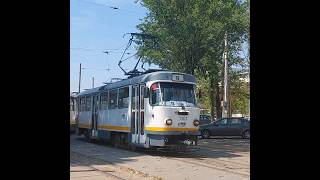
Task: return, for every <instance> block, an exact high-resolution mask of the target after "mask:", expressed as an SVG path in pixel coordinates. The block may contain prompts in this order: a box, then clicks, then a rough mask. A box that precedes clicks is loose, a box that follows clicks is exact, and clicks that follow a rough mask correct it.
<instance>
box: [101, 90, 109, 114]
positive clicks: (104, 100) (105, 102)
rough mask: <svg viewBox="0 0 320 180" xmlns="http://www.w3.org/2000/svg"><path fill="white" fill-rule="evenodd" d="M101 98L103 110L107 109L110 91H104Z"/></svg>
mask: <svg viewBox="0 0 320 180" xmlns="http://www.w3.org/2000/svg"><path fill="white" fill-rule="evenodd" d="M100 100H101V104H100V107H101V110H106V109H107V103H108V92H104V93H102V94H101V96H100Z"/></svg>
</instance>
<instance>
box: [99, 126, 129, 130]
mask: <svg viewBox="0 0 320 180" xmlns="http://www.w3.org/2000/svg"><path fill="white" fill-rule="evenodd" d="M98 128H99V129H103V130H119V131H130V127H128V126H110V125H98Z"/></svg>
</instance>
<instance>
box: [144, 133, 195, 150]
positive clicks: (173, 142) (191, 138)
mask: <svg viewBox="0 0 320 180" xmlns="http://www.w3.org/2000/svg"><path fill="white" fill-rule="evenodd" d="M148 139H149V145H150V146H158V147H165V146H168V147H169V146H195V145H197V143H198V136H197V135H148Z"/></svg>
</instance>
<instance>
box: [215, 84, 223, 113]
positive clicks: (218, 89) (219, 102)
mask: <svg viewBox="0 0 320 180" xmlns="http://www.w3.org/2000/svg"><path fill="white" fill-rule="evenodd" d="M215 89H216V90H215V93H216V94H215V101H216V103H215V104H216V113H217V119H218V118H221V117H222V110H221V98H220V87H219V83H218V81H216V82H215Z"/></svg>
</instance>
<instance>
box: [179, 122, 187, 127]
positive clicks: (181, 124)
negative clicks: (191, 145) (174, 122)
mask: <svg viewBox="0 0 320 180" xmlns="http://www.w3.org/2000/svg"><path fill="white" fill-rule="evenodd" d="M178 126H186V123H185V122H179V123H178Z"/></svg>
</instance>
